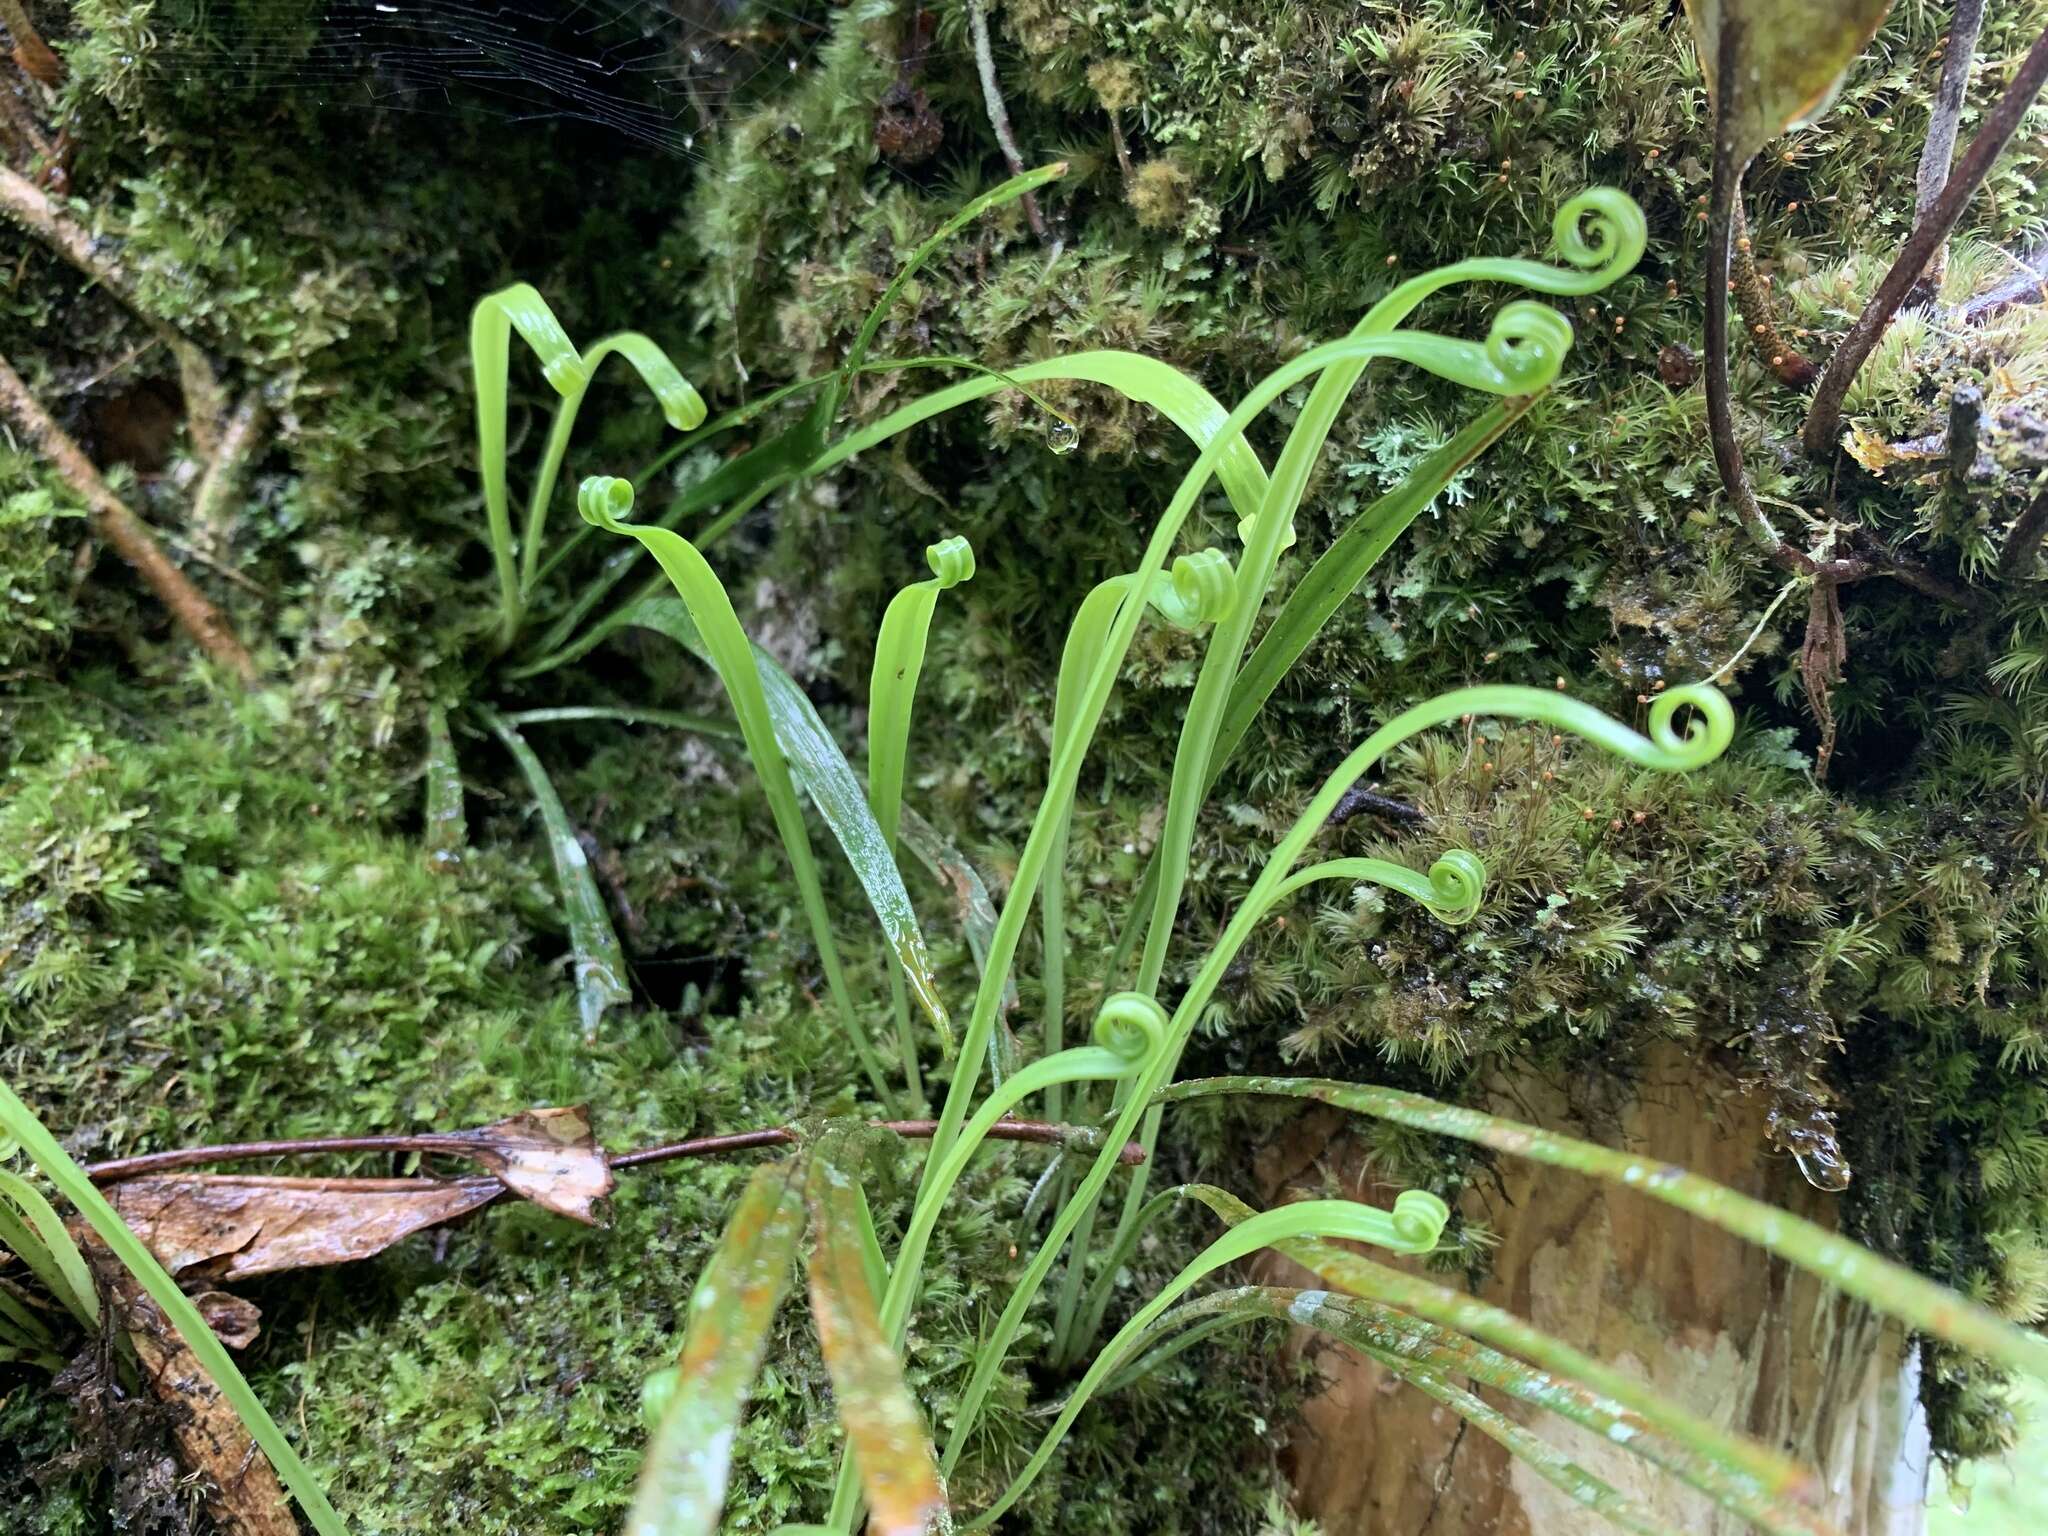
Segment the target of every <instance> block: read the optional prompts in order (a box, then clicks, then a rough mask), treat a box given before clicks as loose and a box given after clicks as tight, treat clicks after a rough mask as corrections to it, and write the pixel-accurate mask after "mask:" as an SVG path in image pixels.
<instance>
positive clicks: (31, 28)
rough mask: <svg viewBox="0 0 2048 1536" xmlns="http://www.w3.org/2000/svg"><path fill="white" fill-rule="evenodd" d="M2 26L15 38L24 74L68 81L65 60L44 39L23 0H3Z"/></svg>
mask: <svg viewBox="0 0 2048 1536" xmlns="http://www.w3.org/2000/svg"><path fill="white" fill-rule="evenodd" d="M0 27H5V28H6V29H7V35H8V36H9V37H11V38H13V39H14V48H13V50H12V51H13V57H14V62H15V63H16V64H17V65H19V66H20V68H21V72H22V73H23V74H24V75H27V76H28V77H29V78H30V79H31V80H33V81H35V82H36V83H37V84H39V85H45V86H53V87H54V86H59V85H62V84H63V83H64V61H63V60H62V59H60V58H58V57H57V54H56V52H55V51H54V50H53V49H52V48H51V47H50V45H49V44H48V43H46V42H44V41H43V36H42V34H41V33H40V32H38V31H37V30H36V24H35V22H34V21H33V20H31V19H30V17H29V14H28V11H27V9H26V8H25V7H24V6H23V5H22V3H21V0H0Z"/></svg>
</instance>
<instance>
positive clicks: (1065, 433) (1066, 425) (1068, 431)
mask: <svg viewBox="0 0 2048 1536" xmlns="http://www.w3.org/2000/svg"><path fill="white" fill-rule="evenodd" d="M1045 446H1046V447H1048V448H1050V449H1051V450H1052V451H1053V452H1054V453H1072V452H1073V451H1074V450H1075V449H1076V448H1078V447H1080V446H1081V429H1080V428H1079V427H1077V426H1075V425H1074V424H1073V423H1072V422H1071V421H1055V422H1054V423H1053V424H1052V425H1051V426H1049V427H1047V428H1046V429H1045Z"/></svg>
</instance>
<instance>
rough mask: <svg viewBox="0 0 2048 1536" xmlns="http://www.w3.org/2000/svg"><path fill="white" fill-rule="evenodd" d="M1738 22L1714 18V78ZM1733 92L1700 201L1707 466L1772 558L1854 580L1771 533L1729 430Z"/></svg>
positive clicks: (1733, 54) (1731, 58)
mask: <svg viewBox="0 0 2048 1536" xmlns="http://www.w3.org/2000/svg"><path fill="white" fill-rule="evenodd" d="M1740 37H1741V24H1740V23H1739V22H1738V21H1737V20H1736V19H1735V18H1734V17H1732V16H1731V17H1725V18H1724V19H1723V21H1722V25H1721V41H1720V57H1719V59H1718V60H1717V69H1718V72H1719V78H1720V79H1723V80H1733V79H1735V78H1736V73H1735V71H1736V67H1737V63H1738V60H1739V59H1740V57H1741V49H1740ZM1734 96H1735V93H1734V92H1732V91H1721V92H1717V93H1716V105H1715V110H1714V180H1713V188H1712V192H1711V194H1710V196H1709V197H1708V201H1707V355H1706V357H1705V358H1704V359H1703V361H1704V363H1705V365H1706V373H1707V435H1708V437H1709V439H1710V440H1711V441H1712V443H1713V448H1714V467H1715V468H1716V469H1717V470H1719V471H1720V475H1721V486H1722V489H1723V490H1725V491H1726V492H1727V494H1728V499H1729V500H1730V501H1731V502H1733V503H1734V504H1735V513H1736V516H1737V517H1739V518H1740V519H1741V520H1742V526H1743V527H1744V528H1746V529H1748V530H1749V535H1750V537H1751V538H1752V539H1754V540H1755V541H1756V543H1757V544H1758V546H1759V547H1760V548H1762V549H1763V550H1764V551H1765V553H1767V554H1768V555H1769V556H1770V558H1771V560H1772V562H1773V563H1774V564H1776V565H1778V566H1780V567H1781V568H1783V569H1784V570H1787V571H1790V572H1792V573H1794V574H1795V575H1800V576H1816V575H1822V574H1825V575H1826V576H1828V577H1829V578H1830V579H1832V580H1835V581H1853V580H1855V579H1857V578H1858V577H1860V576H1863V575H1864V574H1866V573H1867V571H1868V569H1869V567H1868V566H1866V565H1864V564H1863V563H1862V562H1860V561H1840V560H1835V561H1828V562H1826V568H1824V567H1823V564H1822V562H1819V561H1816V560H1815V559H1814V558H1813V557H1812V556H1811V555H1809V554H1807V553H1806V552H1805V551H1804V550H1801V549H1799V548H1797V547H1796V546H1794V545H1792V544H1788V543H1787V542H1786V541H1785V540H1784V539H1782V538H1780V537H1779V536H1778V530H1777V529H1776V527H1774V526H1773V525H1772V523H1771V520H1770V518H1769V517H1768V516H1766V515H1765V513H1764V509H1763V508H1762V507H1761V506H1759V505H1758V504H1757V499H1756V491H1755V490H1754V489H1753V488H1752V487H1751V485H1750V483H1749V472H1748V470H1747V469H1746V468H1745V467H1744V466H1743V462H1742V445H1741V444H1740V443H1739V442H1737V441H1736V437H1735V412H1734V407H1733V404H1732V400H1731V397H1730V389H1729V381H1728V295H1729V290H1730V288H1731V287H1732V284H1731V282H1730V276H1729V269H1730V262H1731V260H1732V257H1733V254H1734V247H1735V208H1736V202H1737V199H1738V198H1739V196H1740V192H1741V187H1742V173H1743V171H1744V170H1745V169H1746V168H1747V166H1746V164H1745V163H1744V162H1743V161H1741V160H1740V159H1738V154H1739V151H1738V150H1737V148H1736V138H1735V116H1734V112H1733V110H1732V108H1731V103H1732V101H1733V100H1734Z"/></svg>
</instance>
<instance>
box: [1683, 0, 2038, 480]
mask: <svg viewBox="0 0 2048 1536" xmlns="http://www.w3.org/2000/svg"><path fill="white" fill-rule="evenodd" d="M2044 83H2048V32H2043V33H2042V34H2041V35H2040V36H2039V37H2038V38H2036V39H2035V40H2034V46H2033V47H2032V48H2030V49H2028V50H2027V55H2026V57H2025V58H2024V59H2022V60H2021V61H2020V67H2019V73H2018V74H2017V75H2015V76H2014V77H2013V82H2012V84H2011V85H2009V86H2007V87H2006V90H2005V94H2004V95H2003V96H2001V97H1999V98H1998V101H1997V103H1996V104H1995V105H1994V106H1993V107H1992V108H1991V110H1990V111H1989V112H1987V113H1985V114H1984V126H1983V127H1982V128H1981V129H1980V130H1979V131H1978V134H1977V137H1976V138H1974V139H1972V140H1971V141H1970V147H1969V148H1968V149H1967V150H1965V151H1964V152H1963V158H1962V162H1961V163H1960V164H1959V165H1957V167H1956V168H1955V171H1954V173H1953V174H1952V175H1951V176H1950V177H1949V178H1948V181H1947V183H1946V184H1945V185H1944V186H1943V187H1942V189H1941V195H1940V196H1939V197H1937V198H1936V199H1935V200H1934V204H1933V206H1932V207H1930V208H1929V209H1928V210H1927V214H1926V216H1925V217H1924V218H1922V219H1921V220H1920V221H1919V223H1918V224H1917V225H1916V226H1915V227H1914V230H1913V232H1912V233H1911V234H1910V235H1908V236H1907V237H1906V243H1905V244H1904V245H1903V246H1901V247H1900V249H1899V255H1898V259H1897V260H1896V261H1894V262H1893V263H1892V268H1891V270H1890V271H1889V272H1887V273H1885V275H1884V281H1883V282H1881V283H1879V284H1878V285H1877V292H1876V293H1874V294H1873V295H1871V299H1870V302H1869V303H1868V304H1867V305H1865V306H1864V309H1863V313H1862V314H1860V315H1858V316H1857V317H1856V323H1855V324H1854V325H1852V326H1850V327H1849V333H1848V334H1847V335H1846V336H1844V337H1843V338H1842V344H1841V345H1840V346H1839V347H1837V348H1836V349H1835V355H1834V356H1833V357H1831V358H1829V359H1828V366H1827V369H1826V370H1825V371H1824V372H1823V373H1822V374H1821V378H1820V385H1819V387H1818V388H1817V389H1816V390H1815V391H1814V395H1813V406H1812V408H1811V409H1810V410H1809V411H1808V412H1807V416H1806V426H1805V428H1804V430H1802V431H1801V433H1800V434H1799V436H1800V442H1801V444H1802V445H1803V446H1804V447H1805V449H1806V451H1807V453H1808V454H1810V455H1811V456H1812V457H1814V458H1816V459H1821V458H1826V457H1828V456H1829V455H1830V454H1832V453H1833V452H1834V450H1835V439H1836V437H1837V436H1838V435H1839V433H1840V431H1841V427H1842V401H1843V399H1844V398H1845V397H1846V396H1847V395H1848V393H1849V386H1850V385H1851V384H1852V383H1854V382H1855V380H1856V374H1857V372H1858V370H1860V369H1861V368H1862V367H1863V364H1864V362H1865V361H1866V360H1867V359H1868V358H1869V356H1870V354H1871V352H1872V351H1873V350H1874V349H1875V348H1876V346H1877V343H1878V339H1879V338H1880V337H1881V336H1883V335H1884V331H1885V327H1886V326H1888V325H1890V324H1891V319H1892V316H1893V315H1895V314H1897V313H1898V312H1899V306H1900V305H1902V304H1904V303H1905V301H1906V295H1907V294H1908V293H1909V292H1911V291H1912V288H1913V284H1914V283H1915V282H1917V281H1918V280H1919V277H1920V274H1921V273H1922V272H1924V271H1925V270H1926V269H1927V263H1928V262H1929V260H1931V259H1932V258H1933V255H1934V252H1935V249H1936V247H1938V246H1939V245H1940V244H1941V243H1942V241H1944V240H1946V239H1947V238H1948V235H1949V231H1951V230H1952V229H1954V228H1955V226H1956V222H1957V221H1958V220H1959V219H1961V218H1962V216H1963V210H1964V209H1965V208H1966V207H1968V206H1969V203H1970V199H1971V198H1972V197H1974V196H1976V193H1977V189H1978V188H1979V187H1980V186H1982V185H1983V184H1984V179H1985V178H1986V177H1987V176H1989V175H1990V174H1991V167H1992V166H1993V165H1994V164H1996V163H1997V160H1998V157H1999V155H2000V154H2001V153H2003V152H2004V149H2005V146H2006V145H2007V144H2008V143H2009V142H2010V141H2011V139H2012V136H2013V134H2015V133H2016V132H2018V131H2019V126H2020V123H2021V122H2022V121H2023V120H2024V119H2025V118H2026V115H2027V109H2028V108H2029V107H2031V106H2032V105H2033V103H2034V98H2035V97H2036V96H2037V95H2039V94H2040V91H2041V87H2042V85H2043V84H2044ZM1718 164H1719V157H1718V155H1717V157H1716V166H1717V171H1718ZM1712 297H1713V295H1712V294H1711V293H1710V294H1709V295H1708V298H1709V299H1711V298H1712Z"/></svg>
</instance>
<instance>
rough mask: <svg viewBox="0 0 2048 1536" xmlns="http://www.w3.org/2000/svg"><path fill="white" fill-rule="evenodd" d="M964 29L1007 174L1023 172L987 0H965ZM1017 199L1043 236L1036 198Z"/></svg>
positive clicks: (983, 99)
mask: <svg viewBox="0 0 2048 1536" xmlns="http://www.w3.org/2000/svg"><path fill="white" fill-rule="evenodd" d="M967 30H968V33H969V35H970V36H971V37H972V38H973V40H974V64H975V68H976V69H977V70H978V71H979V72H980V75H981V99H982V101H983V103H984V104H985V105H986V106H987V108H988V125H989V127H991V128H993V129H995V131H996V143H997V144H998V145H1000V146H1001V147H1002V151H1003V159H1004V160H1006V161H1007V162H1009V166H1010V174H1011V175H1012V176H1022V175H1023V174H1024V156H1023V154H1022V152H1021V151H1019V150H1018V148H1017V135H1016V134H1015V133H1014V132H1013V131H1012V130H1011V128H1010V109H1009V108H1008V107H1006V106H1004V105H1003V88H1002V86H1001V85H999V84H998V83H997V81H996V56H995V49H994V47H993V45H992V44H991V43H990V42H989V36H988V0H967ZM1019 201H1020V202H1022V203H1023V205H1024V217H1025V218H1026V219H1028V220H1029V221H1030V223H1031V233H1033V234H1034V235H1036V236H1038V238H1039V239H1041V240H1043V239H1045V238H1046V227H1045V215H1044V214H1042V213H1040V212H1039V211H1038V199H1037V198H1035V197H1033V196H1032V195H1031V194H1030V193H1029V192H1026V193H1025V194H1024V196H1023V197H1022V198H1021V199H1019Z"/></svg>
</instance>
